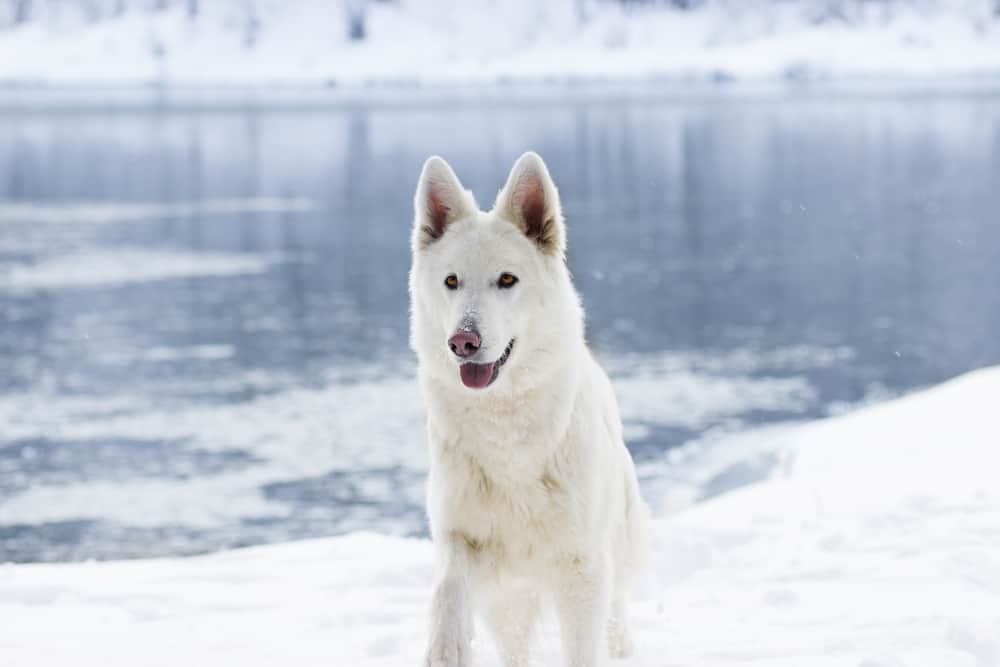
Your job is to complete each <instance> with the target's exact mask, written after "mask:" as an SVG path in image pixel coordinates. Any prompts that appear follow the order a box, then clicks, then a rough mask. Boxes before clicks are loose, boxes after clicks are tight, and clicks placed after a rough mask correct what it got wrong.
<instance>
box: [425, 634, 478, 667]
mask: <svg viewBox="0 0 1000 667" xmlns="http://www.w3.org/2000/svg"><path fill="white" fill-rule="evenodd" d="M468 655H469V642H468V641H465V640H464V639H462V638H461V637H458V636H456V635H443V636H440V637H435V638H434V639H433V640H431V645H430V647H429V648H428V649H427V657H426V658H425V659H424V667H466V665H467V664H468V662H469V661H468Z"/></svg>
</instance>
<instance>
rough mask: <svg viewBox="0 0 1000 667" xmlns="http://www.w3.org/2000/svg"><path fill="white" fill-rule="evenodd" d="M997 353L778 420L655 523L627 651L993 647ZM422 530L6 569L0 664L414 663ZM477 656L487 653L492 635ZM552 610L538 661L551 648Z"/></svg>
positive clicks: (891, 656) (999, 595) (971, 655)
mask: <svg viewBox="0 0 1000 667" xmlns="http://www.w3.org/2000/svg"><path fill="white" fill-rule="evenodd" d="M997 396H1000V368H992V369H987V370H981V371H977V372H974V373H970V374H968V375H966V376H964V377H961V378H958V379H956V380H953V381H951V382H948V383H946V384H945V385H942V386H940V387H937V388H934V389H931V390H928V391H925V392H923V393H919V394H915V395H911V396H909V397H906V398H902V399H898V400H896V401H892V402H890V403H885V404H882V405H879V406H875V407H872V408H868V409H865V410H862V411H860V412H857V413H854V414H851V415H847V416H843V417H838V418H835V419H830V420H826V421H822V422H817V423H814V424H810V425H805V426H803V427H801V428H799V429H797V430H794V431H790V432H788V433H787V434H786V436H785V437H786V438H787V440H788V443H787V444H788V448H787V450H786V451H787V454H786V458H785V460H784V463H783V465H782V467H781V471H780V472H779V473H777V474H776V475H774V476H772V477H771V478H770V479H768V480H765V481H762V482H759V483H757V484H755V485H751V486H749V487H745V488H743V489H741V490H738V491H735V492H733V493H730V494H728V495H725V496H722V497H719V498H716V499H714V500H711V501H708V502H706V503H703V504H701V505H697V506H694V507H692V508H689V509H687V510H685V511H682V512H680V513H678V514H676V515H674V516H672V517H670V518H667V519H661V520H659V521H658V522H656V523H655V524H654V536H653V537H654V540H653V558H652V567H651V568H650V571H649V572H648V573H647V575H646V576H645V577H644V578H642V579H641V580H640V581H638V582H637V584H636V586H635V594H634V596H635V598H636V599H637V600H638V602H637V604H636V607H635V614H634V617H635V619H634V620H635V623H634V627H635V629H636V631H637V643H638V653H637V655H636V657H634V658H633V659H632V660H631V661H629V662H628V664H630V665H636V666H639V665H642V666H644V667H665V666H668V665H699V666H700V667H727V666H730V665H732V666H735V665H739V666H740V667H745V666H747V665H753V666H754V667H790V666H792V665H795V666H796V667H798V666H800V665H809V666H810V667H834V666H841V665H843V666H845V667H846V666H848V665H849V666H851V667H859V666H862V667H896V666H899V665H907V666H908V667H942V666H944V665H947V666H948V667H995V666H996V665H998V664H1000V633H998V632H997V629H998V628H1000V540H998V539H997V538H998V536H1000V487H998V486H997V484H996V471H997V469H998V468H1000V448H998V446H997V445H998V444H1000V443H998V441H997V434H998V433H1000V412H998V411H997V409H996V407H997ZM432 569H433V565H432V558H431V548H430V544H429V543H427V542H425V541H423V540H412V539H411V540H407V539H401V538H392V537H382V536H376V535H372V534H365V533H356V534H352V535H347V536H344V537H338V538H331V539H324V540H313V541H305V542H298V543H290V544H284V545H277V546H267V547H257V548H252V549H246V550H239V551H232V552H226V553H221V554H215V555H210V556H203V557H197V558H189V559H157V560H145V561H124V562H105V563H93V562H90V563H70V564H59V565H41V564H38V565H6V566H0V627H3V630H4V631H3V632H2V633H0V655H2V656H3V658H4V664H9V665H30V666H44V665H64V664H73V665H80V666H81V667H83V666H87V665H101V666H102V667H114V666H117V665H135V664H143V665H149V666H156V665H170V666H171V667H173V666H175V665H178V664H185V663H188V664H220V665H222V664H225V665H229V664H233V665H243V666H244V667H252V666H253V665H275V664H297V665H314V664H316V665H318V664H325V665H372V666H378V665H384V666H386V667H389V666H392V667H397V666H398V665H407V664H410V665H412V664H417V662H418V661H419V657H420V655H421V651H422V643H423V639H424V631H425V622H426V613H425V612H426V607H427V604H428V600H429V595H430V581H431V579H432ZM476 651H477V659H476V662H475V664H476V665H480V666H491V667H492V666H493V665H496V664H497V662H496V660H495V658H494V657H493V656H492V655H491V653H490V651H491V649H490V645H489V643H488V642H478V643H477V645H476ZM557 652H558V649H557V646H556V637H555V633H554V628H553V627H552V625H551V622H550V624H549V627H548V628H547V631H546V633H544V635H543V637H542V640H541V646H540V647H539V651H538V653H537V655H538V659H539V661H538V662H537V663H536V664H545V665H549V664H555V662H553V660H554V658H555V656H556V655H557Z"/></svg>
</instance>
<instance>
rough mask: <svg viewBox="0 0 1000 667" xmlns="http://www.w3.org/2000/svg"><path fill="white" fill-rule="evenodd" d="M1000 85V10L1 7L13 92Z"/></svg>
mask: <svg viewBox="0 0 1000 667" xmlns="http://www.w3.org/2000/svg"><path fill="white" fill-rule="evenodd" d="M498 27H499V28H498ZM997 73H1000V1H998V0H659V1H656V0H645V1H643V0H628V1H626V0H552V1H550V2H533V1H531V0H513V1H511V2H493V1H491V0H468V1H466V0H463V1H462V2H459V1H458V0H391V1H374V0H372V1H366V0H294V1H292V2H284V1H283V0H212V1H211V2H208V1H206V0H0V81H5V82H7V83H8V84H9V83H20V84H66V83H74V84H76V83H104V84H111V83H113V84H146V83H154V82H155V83H171V84H185V85H220V84H224V85H247V84H250V85H273V84H284V85H309V86H316V85H324V86H330V85H337V86H340V85H350V84H359V83H369V84H370V83H378V84H386V83H390V84H401V83H405V84H413V83H419V82H432V83H460V84H464V83H483V82H489V83H496V82H509V81H552V80H561V81H566V80H609V79H611V80H621V79H630V80H651V79H657V80H662V79H674V80H691V79H694V80H711V81H715V80H730V79H761V78H763V79H794V80H802V79H806V80H811V79H825V78H844V77H859V76H865V77H867V76H897V77H898V76H908V77H929V76H941V75H950V76H953V75H963V76H982V75H994V74H997Z"/></svg>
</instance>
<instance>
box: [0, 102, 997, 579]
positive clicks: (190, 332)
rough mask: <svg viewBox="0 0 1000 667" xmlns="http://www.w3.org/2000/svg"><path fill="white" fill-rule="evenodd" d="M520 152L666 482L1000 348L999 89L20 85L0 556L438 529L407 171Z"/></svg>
mask: <svg viewBox="0 0 1000 667" xmlns="http://www.w3.org/2000/svg"><path fill="white" fill-rule="evenodd" d="M527 149H534V150H536V151H538V152H539V153H541V154H542V155H543V157H544V158H545V159H546V160H547V162H548V164H549V166H550V169H551V171H552V173H553V174H554V176H555V178H556V180H557V182H558V184H559V186H560V191H561V194H562V197H563V202H564V210H565V212H566V215H567V220H568V225H569V228H570V244H571V259H570V262H571V266H572V269H573V272H574V275H575V278H576V282H577V285H578V287H579V288H580V290H581V292H582V293H583V296H584V300H585V303H586V306H587V312H588V325H589V335H590V337H591V340H592V342H593V345H594V346H595V347H596V348H597V350H598V352H599V354H600V355H601V356H602V357H603V358H604V359H606V361H607V363H608V365H609V366H610V367H611V369H612V371H613V374H614V376H615V378H616V381H617V382H618V384H619V389H620V397H621V402H622V408H623V412H624V413H625V418H626V425H627V427H628V429H629V432H630V434H631V442H630V445H631V446H632V447H633V451H634V453H635V455H636V458H637V459H638V460H639V461H640V462H641V463H642V464H643V466H644V468H643V469H644V470H646V472H644V473H643V474H644V479H647V480H649V481H650V484H654V482H655V480H652V479H650V478H651V477H652V476H655V474H656V473H654V472H649V471H653V470H662V469H663V466H666V467H667V468H669V465H668V463H669V459H668V458H667V457H666V455H665V452H667V451H668V450H670V449H672V448H676V447H678V446H680V445H682V444H684V443H687V442H690V441H693V440H699V439H702V438H704V437H706V436H707V435H713V434H715V435H717V434H719V433H731V432H738V431H741V430H743V429H747V428H753V427H757V426H761V425H767V424H772V423H778V422H785V421H789V420H799V419H808V418H815V417H822V416H825V415H827V414H829V413H831V412H836V411H839V410H841V409H843V408H844V407H845V406H850V405H852V404H856V403H858V402H862V401H866V400H872V399H877V398H879V397H884V396H888V395H892V394H896V393H900V392H904V391H907V390H911V389H913V388H917V387H921V386H924V385H928V384H932V383H936V382H940V381H942V380H944V379H946V378H949V377H951V376H954V375H956V374H959V373H961V372H963V371H966V370H970V369H973V368H977V367H981V366H984V365H989V364H995V363H998V362H1000V214H998V210H1000V98H997V97H990V96H981V97H975V96H966V97H934V96H924V97H912V96H910V97H854V98H844V99H836V98H833V97H824V96H813V97H802V96H798V97H796V96H792V97H768V98H758V99H751V98H739V97H723V96H719V97H716V98H711V97H708V98H700V99H698V100H690V101H676V100H675V101H654V100H648V99H647V100H629V99H627V98H620V97H615V98H609V99H600V98H594V97H592V96H591V97H589V98H588V99H586V100H583V99H581V100H579V101H573V99H572V98H570V99H569V100H568V101H567V100H551V99H550V100H542V101H534V102H532V101H524V100H521V101H518V102H516V103H508V104H502V103H500V104H498V103H495V102H490V103H488V104H475V103H471V102H468V101H466V102H463V103H462V104H454V105H452V104H448V103H445V102H442V103H441V104H427V103H423V104H421V105H418V106H409V107H408V106H406V105H402V104H380V105H371V106H368V105H365V104H361V103H353V104H345V105H342V106H338V107H335V108H330V109H325V110H310V111H292V110H272V111H267V110H231V111H153V110H147V111H137V110H133V111H127V112H126V111H120V112H100V111H88V112H85V113H83V112H79V113H73V112H62V111H48V112H39V113H29V112H18V113H7V114H4V115H0V561H3V560H58V559H78V558H87V557H100V558H105V557H117V556H141V555H150V554H170V553H192V552H197V551H204V550H207V549H214V548H220V547H225V546H235V545H243V544H251V543H256V542H265V541H276V540H282V539H288V538H293V537H302V536H315V535H328V534H335V533H338V532H344V531H348V530H356V529H370V530H383V531H389V532H395V533H404V534H419V533H421V532H422V531H423V515H422V509H421V506H422V499H421V494H422V483H423V482H422V480H423V469H424V468H423V466H424V454H423V441H422V430H421V429H422V426H421V416H420V408H419V403H418V400H419V396H418V394H417V392H416V389H415V387H414V386H413V382H412V380H411V377H412V360H411V355H410V353H409V351H408V349H407V295H406V272H407V269H408V264H409V255H408V232H409V224H410V217H411V198H412V192H413V187H414V185H415V179H416V175H417V173H418V172H419V168H420V165H421V163H422V161H423V160H424V159H425V158H426V157H427V156H428V155H429V154H432V153H439V154H441V155H443V156H445V157H446V158H447V159H448V160H449V161H451V163H452V164H453V166H454V167H455V168H456V170H457V172H458V173H459V175H460V177H461V178H462V179H463V180H464V182H465V183H466V185H467V186H468V187H470V188H471V189H472V190H473V191H474V192H475V193H476V195H477V197H478V198H479V200H480V202H481V203H482V204H483V205H484V206H486V205H488V204H489V203H491V202H492V198H493V196H494V194H495V192H496V190H497V188H498V187H499V186H500V184H502V182H503V179H504V177H505V175H506V172H507V170H508V169H509V167H510V165H511V163H512V162H513V160H514V159H515V158H516V157H517V156H518V155H519V154H520V153H521V152H522V151H524V150H527ZM734 470H742V468H739V466H737V467H735V468H734V467H730V468H729V469H725V470H719V471H718V474H716V475H715V476H714V477H712V478H711V479H709V480H707V482H706V483H705V484H704V487H705V488H704V489H703V490H704V492H705V493H714V492H716V491H719V490H724V489H725V488H728V487H730V486H731V485H732V484H733V483H738V482H734V481H731V480H730V477H732V476H733V475H734V474H735V473H734V472H733V471H734ZM735 476H736V477H742V478H745V477H746V476H747V475H744V474H737V475H735ZM751 476H752V475H751Z"/></svg>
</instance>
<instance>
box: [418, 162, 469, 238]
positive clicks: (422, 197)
mask: <svg viewBox="0 0 1000 667" xmlns="http://www.w3.org/2000/svg"><path fill="white" fill-rule="evenodd" d="M413 209H414V221H413V248H414V249H415V250H420V249H423V248H426V247H427V246H429V245H430V244H431V243H434V241H437V240H438V239H439V238H441V235H442V234H444V232H445V230H446V229H447V228H448V225H450V224H451V223H453V222H455V221H456V220H460V219H461V218H464V217H467V216H469V215H472V214H473V213H474V212H476V211H478V210H479V207H478V206H476V200H475V198H474V197H473V196H472V193H471V192H469V191H468V190H466V189H465V188H463V187H462V184H461V182H459V180H458V176H456V175H455V172H454V171H452V169H451V167H450V166H449V165H448V163H447V162H445V161H444V160H443V159H441V158H439V157H438V156H436V155H434V156H432V157H429V158H427V162H425V163H424V168H423V171H421V172H420V181H419V182H418V183H417V195H416V197H415V198H414V200H413Z"/></svg>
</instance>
